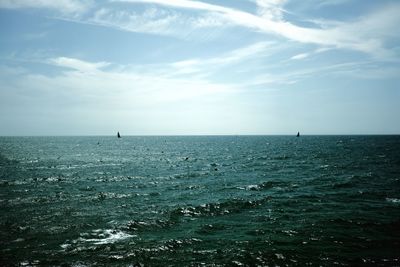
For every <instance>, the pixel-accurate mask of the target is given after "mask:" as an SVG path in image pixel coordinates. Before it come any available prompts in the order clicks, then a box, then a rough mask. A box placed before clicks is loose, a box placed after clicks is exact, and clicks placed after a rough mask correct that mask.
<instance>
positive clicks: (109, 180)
mask: <svg viewBox="0 0 400 267" xmlns="http://www.w3.org/2000/svg"><path fill="white" fill-rule="evenodd" d="M0 212H1V213H0V265H1V266H334V265H339V266H400V136H302V137H300V138H296V137H294V136H198V137H196V136H190V137H189V136H187V137H185V136H168V137H162V136H157V137H155V136H154V137H125V136H124V137H122V138H121V139H117V138H116V137H0Z"/></svg>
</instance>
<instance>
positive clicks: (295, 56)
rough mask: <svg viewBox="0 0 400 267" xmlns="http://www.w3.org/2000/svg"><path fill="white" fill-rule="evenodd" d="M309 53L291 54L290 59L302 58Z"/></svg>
mask: <svg viewBox="0 0 400 267" xmlns="http://www.w3.org/2000/svg"><path fill="white" fill-rule="evenodd" d="M309 55H310V54H308V53H301V54H297V55H294V56H292V57H291V58H290V59H293V60H298V59H304V58H307V57H308V56H309Z"/></svg>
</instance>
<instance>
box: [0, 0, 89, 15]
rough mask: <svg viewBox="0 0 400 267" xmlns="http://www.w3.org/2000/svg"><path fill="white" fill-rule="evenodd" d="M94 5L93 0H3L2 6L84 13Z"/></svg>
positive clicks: (0, 2) (0, 3) (0, 6)
mask: <svg viewBox="0 0 400 267" xmlns="http://www.w3.org/2000/svg"><path fill="white" fill-rule="evenodd" d="M91 6H92V1H91V0H88V1H82V0H57V1H54V0H23V1H19V0H2V1H0V8H7V9H19V8H34V9H51V10H56V11H58V12H61V13H65V14H73V13H83V12H85V11H87V10H88V9H89V8H90V7H91Z"/></svg>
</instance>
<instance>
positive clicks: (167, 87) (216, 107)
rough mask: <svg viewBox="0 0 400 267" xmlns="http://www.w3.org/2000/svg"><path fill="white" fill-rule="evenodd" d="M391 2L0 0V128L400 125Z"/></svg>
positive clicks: (28, 131)
mask: <svg viewBox="0 0 400 267" xmlns="http://www.w3.org/2000/svg"><path fill="white" fill-rule="evenodd" d="M399 14H400V1H398V0H392V1H390V0H379V1H377V0H320V1H318V0H302V1H298V0H198V1H194V0H102V1H100V0H99V1H90V0H85V1H83V0H82V1H81V0H58V1H54V0H20V1H17V0H0V135H12V136H13V135H17V136H19V135H115V134H116V132H117V131H119V132H121V134H122V135H225V134H232V135H241V134H266V135H268V134H289V135H291V134H293V135H294V134H296V133H297V132H298V131H300V132H301V133H302V134H400V29H399V25H400V16H399Z"/></svg>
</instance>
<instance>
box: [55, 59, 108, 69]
mask: <svg viewBox="0 0 400 267" xmlns="http://www.w3.org/2000/svg"><path fill="white" fill-rule="evenodd" d="M49 63H50V64H54V65H57V66H59V67H65V68H70V69H74V70H76V71H79V72H96V71H99V70H100V69H101V68H103V67H106V66H108V65H110V63H107V62H97V63H91V62H87V61H83V60H79V59H75V58H68V57H59V58H53V59H50V60H49Z"/></svg>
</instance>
